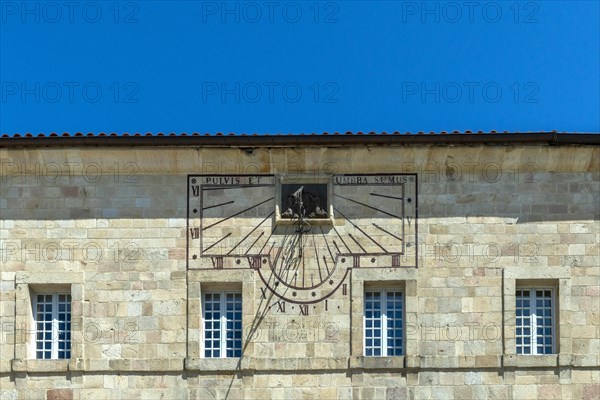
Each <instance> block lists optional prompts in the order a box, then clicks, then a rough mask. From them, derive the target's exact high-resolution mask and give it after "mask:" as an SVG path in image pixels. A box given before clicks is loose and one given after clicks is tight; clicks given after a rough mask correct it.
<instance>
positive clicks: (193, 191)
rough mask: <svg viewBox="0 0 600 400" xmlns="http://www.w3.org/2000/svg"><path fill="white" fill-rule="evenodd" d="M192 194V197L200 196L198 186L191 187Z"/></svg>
mask: <svg viewBox="0 0 600 400" xmlns="http://www.w3.org/2000/svg"><path fill="white" fill-rule="evenodd" d="M192 194H193V195H194V196H200V186H198V185H193V186H192Z"/></svg>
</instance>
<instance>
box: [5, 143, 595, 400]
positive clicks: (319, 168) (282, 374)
mask: <svg viewBox="0 0 600 400" xmlns="http://www.w3.org/2000/svg"><path fill="white" fill-rule="evenodd" d="M599 144H600V140H599V136H598V135H582V134H558V133H536V134H522V133H514V134H508V133H506V134H496V133H490V134H449V135H385V134H379V135H356V134H355V135H310V136H199V135H198V136H191V135H190V136H177V137H173V136H158V135H157V136H141V137H139V136H138V137H136V136H122V137H115V136H96V137H88V136H70V137H53V136H47V137H38V138H28V137H17V138H15V137H13V138H2V139H0V164H1V165H2V175H1V182H0V185H1V187H0V216H1V221H0V252H1V253H0V257H1V268H0V290H1V291H0V318H1V320H0V327H1V331H0V399H1V400H7V399H222V398H228V399H244V398H245V399H269V398H276V399H314V398H320V399H415V400H416V399H514V400H520V399H586V400H592V399H598V398H600V254H599V252H600V248H599V241H600V226H599V209H600V198H599V193H600V190H599V185H600V148H599V147H598V145H599Z"/></svg>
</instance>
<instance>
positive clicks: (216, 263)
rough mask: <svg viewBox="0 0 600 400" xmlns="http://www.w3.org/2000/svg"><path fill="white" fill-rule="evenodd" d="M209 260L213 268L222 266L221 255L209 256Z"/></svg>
mask: <svg viewBox="0 0 600 400" xmlns="http://www.w3.org/2000/svg"><path fill="white" fill-rule="evenodd" d="M211 261H212V263H213V268H215V269H222V268H223V257H211Z"/></svg>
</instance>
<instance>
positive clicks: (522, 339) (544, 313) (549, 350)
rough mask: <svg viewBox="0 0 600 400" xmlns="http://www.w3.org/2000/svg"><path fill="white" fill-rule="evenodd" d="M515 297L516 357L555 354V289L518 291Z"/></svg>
mask: <svg viewBox="0 0 600 400" xmlns="http://www.w3.org/2000/svg"><path fill="white" fill-rule="evenodd" d="M516 298H517V307H516V312H517V321H516V342H517V354H554V353H555V334H554V330H555V310H554V303H555V298H554V289H551V288H518V289H517V293H516Z"/></svg>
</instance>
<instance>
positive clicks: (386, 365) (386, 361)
mask: <svg viewBox="0 0 600 400" xmlns="http://www.w3.org/2000/svg"><path fill="white" fill-rule="evenodd" d="M406 358H408V357H405V356H397V357H365V356H356V357H350V358H349V360H348V361H349V362H348V366H349V368H350V369H385V370H391V369H392V370H398V369H404V368H405V359H406ZM412 358H414V357H412Z"/></svg>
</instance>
